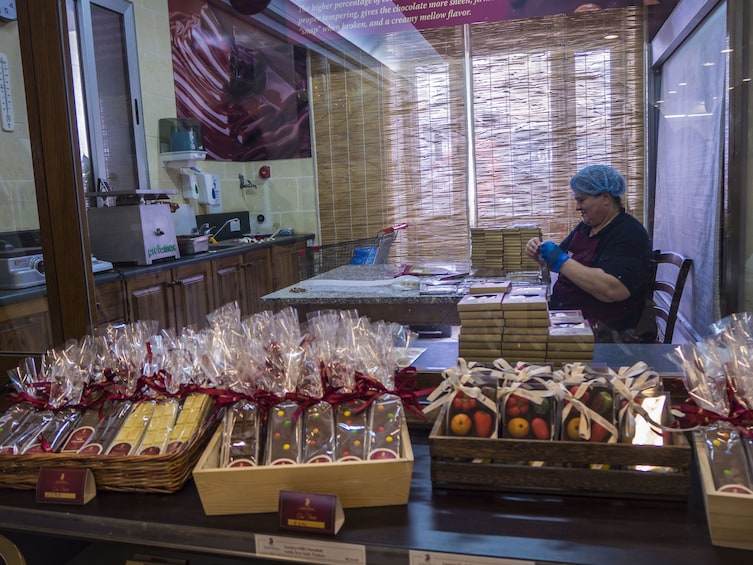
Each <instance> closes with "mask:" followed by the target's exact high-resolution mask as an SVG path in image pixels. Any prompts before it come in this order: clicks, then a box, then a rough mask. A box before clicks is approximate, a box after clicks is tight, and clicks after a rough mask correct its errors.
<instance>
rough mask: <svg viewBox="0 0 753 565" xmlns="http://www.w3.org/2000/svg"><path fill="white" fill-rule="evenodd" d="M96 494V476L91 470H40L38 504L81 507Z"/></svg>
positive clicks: (61, 468)
mask: <svg viewBox="0 0 753 565" xmlns="http://www.w3.org/2000/svg"><path fill="white" fill-rule="evenodd" d="M96 494H97V486H96V484H95V482H94V475H92V472H91V471H90V470H89V469H68V468H65V467H48V468H42V469H40V470H39V476H38V477H37V502H51V503H55V504H79V505H81V504H86V503H87V502H89V501H90V500H91V499H92V498H94V496H95V495H96Z"/></svg>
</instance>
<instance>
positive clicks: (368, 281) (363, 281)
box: [262, 265, 461, 307]
mask: <svg viewBox="0 0 753 565" xmlns="http://www.w3.org/2000/svg"><path fill="white" fill-rule="evenodd" d="M402 270H403V267H402V266H399V265H344V266H342V267H337V268H336V269H332V270H331V271H327V272H326V273H322V274H321V275H317V276H315V277H312V278H310V279H306V280H304V281H300V282H298V283H296V284H294V285H291V286H288V287H286V288H283V289H281V290H278V291H275V292H272V293H270V294H267V295H265V296H263V297H262V300H263V301H264V302H271V303H277V304H285V305H298V304H327V305H330V306H332V307H335V306H336V304H337V303H338V302H342V303H347V304H456V303H457V302H458V301H459V300H460V298H461V295H460V294H446V295H422V294H421V293H420V291H419V288H418V287H414V288H407V289H405V288H396V286H395V284H393V283H392V282H390V281H393V279H395V278H396V277H399V276H400V273H401V272H402ZM395 282H399V281H395Z"/></svg>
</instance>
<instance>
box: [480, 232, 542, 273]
mask: <svg viewBox="0 0 753 565" xmlns="http://www.w3.org/2000/svg"><path fill="white" fill-rule="evenodd" d="M532 237H539V238H540V237H541V229H540V228H539V227H538V226H537V225H535V224H516V225H514V226H510V227H504V228H495V229H484V228H472V229H471V264H472V265H473V267H474V268H476V269H491V270H494V271H500V270H503V271H505V272H508V273H509V272H517V271H538V270H539V265H538V263H537V262H536V261H534V260H533V259H530V258H529V257H528V256H527V255H526V254H525V245H526V242H527V241H528V240H529V239H531V238H532Z"/></svg>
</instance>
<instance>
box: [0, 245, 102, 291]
mask: <svg viewBox="0 0 753 565" xmlns="http://www.w3.org/2000/svg"><path fill="white" fill-rule="evenodd" d="M91 260H92V272H94V273H101V272H102V271H108V270H110V269H112V263H109V262H107V261H102V260H100V259H97V258H96V257H92V258H91ZM44 283H45V274H44V257H43V256H42V248H41V247H13V246H9V247H6V248H3V249H0V290H18V289H22V288H30V287H32V286H40V285H43V284H44Z"/></svg>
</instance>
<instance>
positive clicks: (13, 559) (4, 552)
mask: <svg viewBox="0 0 753 565" xmlns="http://www.w3.org/2000/svg"><path fill="white" fill-rule="evenodd" d="M0 562H4V563H6V564H7V565H26V559H24V556H23V554H22V553H21V550H20V549H18V546H17V545H16V544H15V543H13V542H12V541H10V540H9V539H8V538H6V537H5V536H2V535H0Z"/></svg>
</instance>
